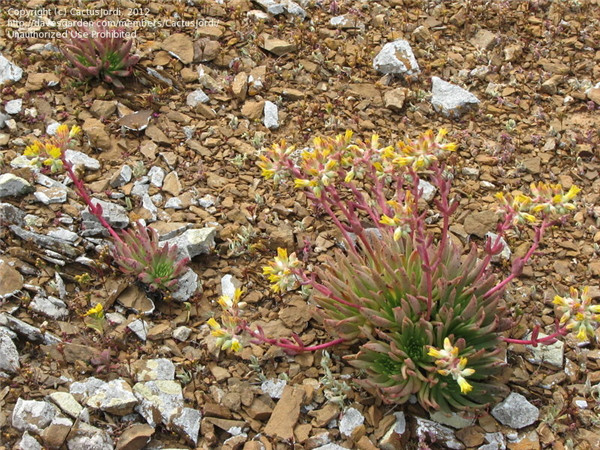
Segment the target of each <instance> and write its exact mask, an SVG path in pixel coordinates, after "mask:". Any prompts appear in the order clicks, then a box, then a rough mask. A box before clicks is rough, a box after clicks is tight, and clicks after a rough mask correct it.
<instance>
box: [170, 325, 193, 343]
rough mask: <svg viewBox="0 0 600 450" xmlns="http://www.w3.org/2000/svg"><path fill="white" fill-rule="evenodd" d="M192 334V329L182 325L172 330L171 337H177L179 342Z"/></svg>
mask: <svg viewBox="0 0 600 450" xmlns="http://www.w3.org/2000/svg"><path fill="white" fill-rule="evenodd" d="M191 334H192V329H191V328H190V327H186V326H184V325H182V326H180V327H177V328H175V329H174V330H173V335H172V336H173V339H177V340H178V341H180V342H185V341H187V340H188V339H189V337H190V335H191Z"/></svg>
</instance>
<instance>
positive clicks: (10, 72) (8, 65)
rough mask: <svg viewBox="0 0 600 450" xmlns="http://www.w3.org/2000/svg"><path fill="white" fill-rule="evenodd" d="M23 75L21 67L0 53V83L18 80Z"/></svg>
mask: <svg viewBox="0 0 600 450" xmlns="http://www.w3.org/2000/svg"><path fill="white" fill-rule="evenodd" d="M22 76H23V69H21V68H20V67H19V66H17V65H16V64H13V63H12V62H10V61H9V60H8V59H6V58H5V57H4V56H3V55H2V54H0V84H3V83H6V82H7V81H15V82H16V81H19V80H20V79H21V77H22Z"/></svg>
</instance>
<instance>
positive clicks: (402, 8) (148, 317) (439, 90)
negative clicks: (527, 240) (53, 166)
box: [0, 0, 600, 450]
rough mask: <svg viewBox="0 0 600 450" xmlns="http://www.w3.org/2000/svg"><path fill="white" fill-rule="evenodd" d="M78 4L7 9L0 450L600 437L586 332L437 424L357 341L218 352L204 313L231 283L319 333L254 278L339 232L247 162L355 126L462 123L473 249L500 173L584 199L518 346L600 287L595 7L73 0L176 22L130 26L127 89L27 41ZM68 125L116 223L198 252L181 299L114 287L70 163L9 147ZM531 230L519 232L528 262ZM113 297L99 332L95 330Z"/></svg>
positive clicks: (54, 43)
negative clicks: (372, 383)
mask: <svg viewBox="0 0 600 450" xmlns="http://www.w3.org/2000/svg"><path fill="white" fill-rule="evenodd" d="M66 3H67V2H63V1H48V0H31V1H29V2H26V3H21V2H15V1H0V9H1V10H2V11H3V12H2V14H1V15H0V53H1V55H2V56H1V57H0V69H1V70H0V89H1V92H2V97H1V98H2V105H1V106H0V197H1V198H0V224H1V228H0V299H2V300H1V302H0V405H1V409H0V428H1V430H2V434H1V436H0V446H1V447H0V448H21V449H28V450H30V449H36V448H59V447H61V446H62V445H66V446H67V447H68V448H69V449H92V448H94V449H109V448H114V447H115V446H116V447H117V448H120V449H129V450H131V449H139V448H196V447H197V448H223V449H228V448H231V449H234V448H235V449H238V448H243V449H272V448H275V449H287V448H298V449H316V448H319V449H341V448H357V449H374V448H385V449H388V448H389V449H393V448H416V447H419V446H421V448H427V446H429V447H431V448H480V449H486V450H491V449H503V448H510V449H535V448H542V447H543V448H547V447H552V448H559V449H560V448H578V449H588V448H590V449H591V448H599V447H600V428H599V424H600V420H599V418H598V414H597V413H598V408H599V406H598V404H597V402H596V399H597V396H598V392H599V391H598V387H597V386H598V382H600V368H599V361H600V350H599V349H598V346H597V344H595V343H588V344H586V345H577V342H576V341H575V340H574V339H573V338H571V337H567V338H566V340H565V342H564V344H563V343H557V344H554V345H552V346H549V347H544V348H538V349H533V348H527V347H525V346H518V345H512V346H510V347H508V349H507V362H508V364H507V367H506V369H505V371H504V373H503V379H504V380H505V381H506V383H507V385H508V386H509V388H510V390H511V394H510V396H509V397H508V398H507V399H506V400H505V401H503V402H502V403H500V404H499V405H496V406H495V407H494V408H493V409H491V410H490V411H483V412H479V413H477V414H471V415H468V414H467V415H464V416H456V415H453V416H444V415H441V414H436V415H433V416H430V415H429V414H428V413H427V412H425V411H423V410H422V409H421V408H420V407H418V406H416V405H404V406H393V405H392V406H390V405H384V404H381V403H380V402H378V401H376V400H374V399H373V397H371V396H370V395H368V394H367V393H365V392H364V391H362V390H360V389H359V388H356V387H355V386H353V384H352V376H353V375H354V371H353V369H352V368H351V367H349V366H348V365H347V364H346V363H345V362H344V361H343V360H342V359H341V357H342V356H343V355H345V354H348V353H352V352H353V349H352V348H349V347H343V346H342V347H339V348H335V349H333V350H332V352H331V356H330V357H328V356H327V355H325V354H323V353H321V352H317V353H315V354H301V355H296V356H288V355H286V354H284V353H283V352H282V351H281V350H279V349H277V348H269V347H267V346H258V345H253V344H247V345H246V346H245V348H244V349H243V351H242V352H241V353H240V354H238V355H229V354H224V353H221V354H219V355H217V354H216V352H215V350H214V347H215V344H214V340H213V338H212V337H211V336H210V333H209V330H208V328H207V326H206V325H205V323H206V320H207V319H208V318H209V317H211V316H212V315H214V314H216V313H218V311H219V307H218V306H217V305H216V299H217V298H218V297H219V295H220V294H221V293H222V292H226V293H227V292H230V290H231V289H233V287H234V286H241V287H243V288H244V289H245V290H246V294H245V296H244V301H246V302H247V303H248V307H247V314H248V315H249V317H251V318H252V319H253V320H254V323H257V324H261V325H262V326H263V327H264V329H265V331H266V332H267V334H269V335H272V336H275V337H278V336H289V335H290V334H291V333H292V332H295V333H298V334H300V335H301V336H302V338H303V339H304V341H305V342H306V343H311V342H312V343H318V342H324V341H325V340H327V335H326V333H325V332H324V330H323V329H322V327H321V326H320V324H319V322H318V320H316V319H315V318H314V316H313V315H312V314H311V307H310V306H309V305H308V303H307V301H306V299H304V298H303V297H302V296H301V295H300V294H299V293H290V294H286V295H285V296H283V297H279V296H275V295H273V294H272V293H271V292H270V290H269V287H268V283H267V281H266V280H265V279H264V278H263V277H262V275H261V267H262V266H263V265H264V264H265V263H266V262H267V261H268V260H269V259H271V258H272V257H273V256H274V254H275V250H276V249H277V248H278V247H283V248H287V249H288V250H289V251H290V252H291V251H297V252H298V254H299V255H301V256H303V257H305V258H307V261H309V262H311V263H318V262H319V261H322V260H323V258H324V257H325V255H327V254H328V253H329V252H330V251H331V250H332V249H333V248H334V247H335V246H336V238H337V235H336V232H335V229H334V227H333V226H332V225H331V224H330V223H329V222H328V221H327V220H325V219H324V218H323V217H322V216H319V215H318V214H315V212H314V211H313V210H312V209H311V208H310V206H309V205H308V204H307V202H306V199H305V198H304V196H303V195H301V194H297V193H295V192H293V191H292V190H291V189H289V188H288V187H284V186H281V187H280V189H278V190H274V189H273V185H272V184H271V183H269V182H265V181H264V180H263V179H262V178H261V177H260V170H259V169H258V168H257V166H256V160H257V153H258V151H259V149H260V148H261V147H263V146H265V145H270V144H272V143H274V142H277V141H279V140H280V139H282V138H285V139H286V140H287V141H288V142H290V143H293V144H296V145H298V146H300V147H301V146H303V145H305V144H306V143H307V142H308V141H309V139H311V138H312V137H313V136H315V135H335V134H337V133H339V132H343V131H344V130H346V129H352V130H354V131H355V133H356V134H358V135H359V136H361V137H364V138H367V137H368V136H369V135H370V134H372V133H377V134H379V135H380V136H381V140H382V141H383V142H393V141H395V140H397V139H401V138H403V137H404V136H406V135H408V136H410V137H414V136H415V135H417V134H418V133H419V132H421V131H424V130H426V129H429V128H432V129H434V130H435V129H438V128H440V127H446V128H448V130H449V131H450V133H449V136H450V138H451V140H453V141H455V142H458V143H459V145H460V147H459V150H458V152H457V153H458V155H457V158H455V159H454V160H453V164H454V169H455V174H456V175H455V185H454V189H455V191H456V193H458V194H460V197H461V206H460V208H459V210H458V211H457V213H456V214H455V216H454V217H453V225H452V227H451V230H452V232H453V234H454V235H455V237H456V238H457V239H459V240H461V241H462V242H463V243H466V242H468V241H469V240H475V241H481V239H482V238H483V237H484V236H485V234H486V233H487V232H488V231H493V230H494V226H495V225H494V224H495V221H496V216H495V213H494V208H495V206H494V198H493V194H494V193H495V192H497V191H499V190H502V189H503V188H505V187H507V188H508V189H509V190H510V189H522V190H526V189H527V186H528V184H529V183H530V182H532V181H540V180H541V181H547V182H553V183H555V182H560V183H562V185H563V186H564V187H566V188H569V187H570V186H571V185H572V184H576V185H578V186H579V187H581V188H582V194H581V197H580V206H581V207H580V209H579V210H578V212H577V213H576V214H575V216H574V219H573V220H571V221H570V222H569V223H567V224H565V226H564V227H561V228H557V229H555V230H552V232H551V233H550V234H549V236H548V237H547V239H546V240H545V242H544V245H543V246H542V247H541V249H540V251H539V252H538V253H537V254H536V256H535V257H534V259H533V261H532V263H531V264H530V265H528V266H527V267H526V268H525V271H524V274H523V276H522V277H521V278H520V279H518V280H517V281H516V282H515V283H514V284H513V285H512V287H511V288H510V289H509V292H508V294H507V299H508V301H509V304H510V305H511V310H512V311H513V312H514V313H515V314H516V315H518V316H519V317H520V318H521V322H520V324H519V326H518V328H517V329H515V330H513V331H512V332H511V333H512V336H513V337H521V336H524V335H525V334H526V333H527V332H528V331H530V330H531V329H532V328H533V326H534V325H535V324H536V323H541V324H543V325H545V326H547V327H548V330H547V331H549V330H551V329H552V324H553V322H554V312H553V308H552V305H551V300H552V298H553V297H554V295H555V294H557V293H559V294H565V293H566V292H568V288H569V287H571V286H574V287H581V286H584V285H589V286H590V288H591V293H592V295H593V296H594V297H600V289H599V287H600V283H599V282H598V277H599V276H600V263H599V262H598V260H597V257H598V253H600V247H599V244H598V243H599V242H600V230H599V229H598V226H599V219H600V208H599V207H598V206H596V205H597V204H598V198H599V195H600V181H599V178H598V171H599V169H600V165H599V163H598V147H597V146H598V143H599V142H600V114H599V111H600V85H598V84H597V83H599V82H600V28H599V22H598V16H599V15H598V11H600V2H599V1H598V0H579V1H578V0H562V1H560V0H555V1H549V0H537V1H534V0H529V1H519V2H510V1H494V2H486V1H483V0H471V1H456V2H441V1H437V2H436V1H431V2H427V1H418V0H414V1H411V0H383V1H377V2H374V1H359V0H337V1H336V0H322V1H315V0H297V3H294V2H286V1H284V0H281V1H279V0H257V1H249V0H231V1H227V0H225V1H219V2H217V1H213V0H193V1H188V2H178V1H165V2H149V1H144V0H141V1H139V2H134V1H128V0H121V1H118V0H116V1H107V2H92V3H86V4H85V6H83V5H78V6H77V7H76V10H83V9H85V8H87V9H88V10H91V11H102V10H110V9H113V10H119V11H121V12H122V14H126V13H127V12H128V11H129V12H130V13H131V12H132V11H135V12H136V14H137V13H138V12H139V14H138V16H139V17H137V18H138V19H140V18H142V17H143V18H144V19H146V20H152V19H159V18H160V19H162V20H165V22H164V23H163V24H162V25H161V26H148V25H147V24H146V25H143V24H142V25H140V26H139V27H138V28H137V29H134V31H136V37H135V45H134V52H135V53H136V54H137V55H139V56H140V57H141V60H140V62H139V68H138V70H137V72H136V77H135V78H130V79H127V80H124V83H125V85H126V87H125V89H116V88H114V87H112V86H111V85H108V84H106V83H99V82H92V83H90V84H88V85H85V84H82V83H79V82H76V81H75V80H74V79H72V78H70V77H68V76H65V72H64V69H65V67H66V63H65V61H64V60H63V58H62V57H61V56H60V54H59V53H57V47H60V45H61V43H60V41H58V40H52V39H41V38H36V37H35V36H34V37H28V38H11V36H12V35H11V31H14V30H15V29H16V28H14V24H11V23H10V22H9V20H10V19H14V11H13V12H12V13H11V12H10V10H11V8H12V9H13V10H14V9H18V10H23V11H26V10H29V11H33V10H35V9H40V8H42V9H43V8H55V7H59V6H60V5H64V4H66ZM71 3H73V2H71ZM17 4H18V6H17ZM167 18H170V19H172V20H175V19H178V20H197V19H204V20H205V21H206V23H203V24H202V26H199V27H196V26H188V25H185V24H182V25H181V26H179V27H178V26H175V25H173V23H170V22H166V19H167ZM49 19H52V17H49ZM210 19H212V21H210ZM50 29H53V28H52V23H51V22H48V21H46V22H44V23H43V24H42V25H40V26H38V28H37V30H38V31H39V30H50ZM21 31H27V30H21ZM399 39H403V40H405V41H406V43H402V44H400V43H397V44H391V45H387V46H386V44H389V43H392V42H396V41H397V40H399ZM594 86H596V87H594ZM137 111H141V113H140V114H138V115H132V114H133V113H135V112H137ZM58 122H60V123H62V122H66V123H68V124H69V125H75V124H77V125H80V126H81V127H82V128H83V139H81V144H80V145H79V146H78V147H77V148H75V149H74V150H75V152H73V153H71V154H70V155H69V156H68V158H69V159H70V160H71V161H72V162H73V163H74V164H75V165H79V166H81V167H82V173H84V180H85V182H86V186H87V187H88V188H89V189H90V191H91V192H92V193H93V196H94V198H97V199H100V200H103V201H104V202H106V203H104V210H105V212H110V220H111V222H112V223H113V225H114V226H115V227H117V228H123V227H126V226H127V225H128V224H129V223H131V222H132V221H135V220H138V219H145V220H146V221H147V222H148V223H151V224H152V227H154V228H156V230H157V231H158V232H159V233H160V235H161V237H162V238H163V239H172V240H173V242H175V243H177V244H178V245H179V246H180V247H181V248H182V249H184V250H185V251H187V252H188V254H189V255H190V256H192V257H193V261H192V263H191V265H190V267H191V271H190V272H188V273H187V274H186V278H185V281H184V282H182V289H180V290H179V291H178V292H177V293H176V295H175V297H176V298H175V299H172V300H170V301H166V300H164V299H162V300H161V299H157V298H154V299H150V298H148V296H147V295H146V293H145V292H144V291H143V290H142V289H141V288H139V287H138V286H136V285H132V284H131V283H130V281H129V280H126V279H123V277H122V276H119V275H118V274H117V273H116V272H115V270H113V269H112V268H111V267H110V266H109V265H108V264H107V263H109V262H110V261H109V259H108V258H107V257H106V254H107V252H106V250H105V248H106V247H105V244H106V242H107V241H105V240H104V239H103V237H102V235H101V234H99V228H98V225H96V224H95V222H94V221H93V218H92V217H91V216H90V214H87V215H86V213H85V211H84V208H85V205H84V204H83V202H82V201H81V199H80V198H79V197H78V196H77V195H76V194H75V193H74V192H73V191H72V189H70V187H69V183H68V182H67V181H66V177H65V176H64V175H53V174H50V173H38V174H36V173H32V172H31V170H30V169H29V168H28V167H25V166H26V163H25V162H24V161H23V159H22V158H21V159H20V158H19V157H20V155H22V153H23V150H24V149H25V147H26V146H27V145H29V144H30V143H31V142H32V141H33V139H34V138H36V137H40V136H42V135H45V134H47V133H52V132H54V131H55V130H56V126H57V123H58ZM77 152H81V153H77ZM523 242H524V240H523V239H515V240H514V242H513V241H509V242H508V247H510V249H511V250H512V254H513V257H514V255H517V256H518V255H520V254H522V253H523V251H524V250H523V249H524V248H525V247H523ZM508 266H509V264H508V263H499V264H498V265H497V268H498V270H499V271H500V272H504V273H506V270H507V267H508ZM84 273H89V274H90V276H91V281H90V282H89V283H88V284H87V285H85V286H81V285H80V284H78V283H77V282H76V278H75V277H76V276H79V275H81V274H84ZM152 300H154V302H153V301H152ZM97 302H101V303H102V304H103V305H104V308H105V309H106V311H107V313H108V318H109V320H110V323H111V326H110V327H109V329H108V330H107V332H106V333H105V335H104V336H99V334H98V333H96V332H95V331H94V330H92V329H89V328H87V327H86V326H85V325H84V323H83V320H82V314H84V313H85V311H87V310H88V308H90V307H91V306H93V305H95V304H96V303H97ZM344 386H350V387H351V389H349V390H345V389H344ZM148 441H149V443H148V444H146V442H148ZM15 445H16V447H13V446H15Z"/></svg>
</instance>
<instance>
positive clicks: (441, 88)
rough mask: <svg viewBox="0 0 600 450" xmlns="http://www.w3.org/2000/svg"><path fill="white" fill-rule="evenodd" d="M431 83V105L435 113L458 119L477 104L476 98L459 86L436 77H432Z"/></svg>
mask: <svg viewBox="0 0 600 450" xmlns="http://www.w3.org/2000/svg"><path fill="white" fill-rule="evenodd" d="M431 83H432V88H431V90H432V93H433V96H432V97H431V104H432V105H433V108H434V109H435V110H436V111H437V112H439V113H441V114H443V115H444V116H446V117H453V118H458V117H460V116H462V115H463V114H464V113H466V112H467V111H468V110H470V109H473V108H475V107H477V105H478V104H479V99H478V98H477V97H475V96H474V95H473V94H471V93H470V92H469V91H467V90H465V89H463V88H461V87H460V86H456V85H454V84H452V83H448V82H447V81H444V80H442V79H441V78H438V77H432V78H431Z"/></svg>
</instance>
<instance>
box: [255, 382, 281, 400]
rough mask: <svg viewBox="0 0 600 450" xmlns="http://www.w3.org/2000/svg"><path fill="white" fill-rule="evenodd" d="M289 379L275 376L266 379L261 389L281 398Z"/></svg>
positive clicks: (273, 396) (270, 395)
mask: <svg viewBox="0 0 600 450" xmlns="http://www.w3.org/2000/svg"><path fill="white" fill-rule="evenodd" d="M286 385H287V381H285V380H280V379H279V378H273V379H269V380H265V381H263V382H262V384H261V385H260V389H261V390H262V391H263V392H264V393H265V394H267V395H268V396H269V397H271V398H281V396H282V394H283V390H284V389H285V387H286Z"/></svg>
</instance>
